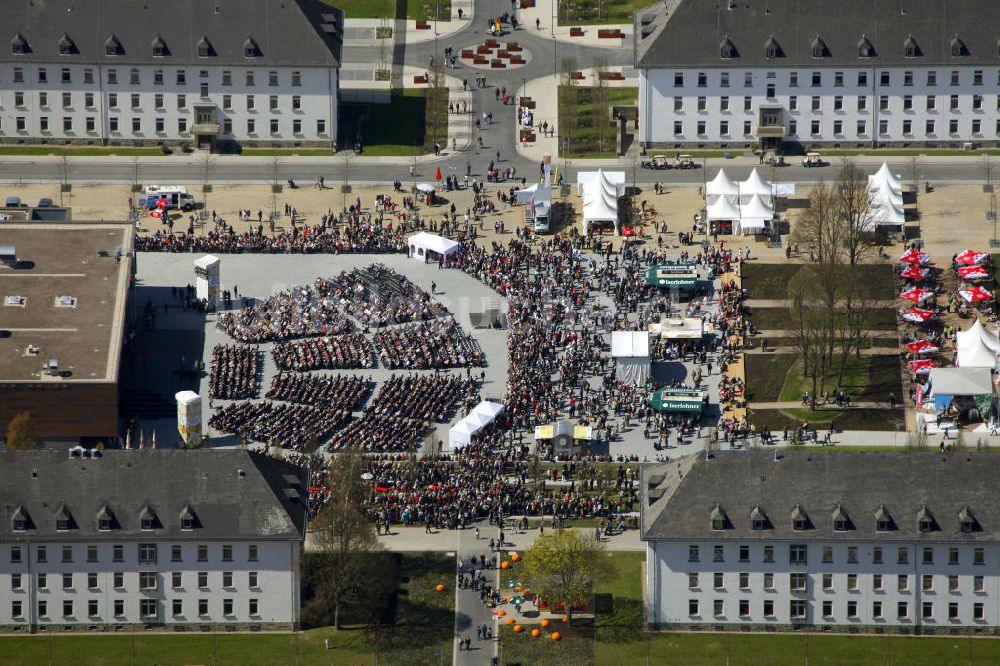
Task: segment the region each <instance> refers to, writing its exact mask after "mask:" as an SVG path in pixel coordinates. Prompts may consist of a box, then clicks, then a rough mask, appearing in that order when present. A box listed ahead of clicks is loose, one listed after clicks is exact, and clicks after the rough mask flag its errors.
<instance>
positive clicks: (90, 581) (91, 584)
mask: <svg viewBox="0 0 1000 666" xmlns="http://www.w3.org/2000/svg"><path fill="white" fill-rule="evenodd" d="M87 589H88V590H96V589H97V574H96V573H88V574H87Z"/></svg>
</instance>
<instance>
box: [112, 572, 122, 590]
mask: <svg viewBox="0 0 1000 666" xmlns="http://www.w3.org/2000/svg"><path fill="white" fill-rule="evenodd" d="M111 586H112V587H113V588H115V589H121V588H123V587H125V574H123V573H122V572H121V571H116V572H114V573H113V574H112V576H111Z"/></svg>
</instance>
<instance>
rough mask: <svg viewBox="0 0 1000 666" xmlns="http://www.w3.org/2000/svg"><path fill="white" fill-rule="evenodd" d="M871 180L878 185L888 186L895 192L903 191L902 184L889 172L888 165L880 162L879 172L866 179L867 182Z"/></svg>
mask: <svg viewBox="0 0 1000 666" xmlns="http://www.w3.org/2000/svg"><path fill="white" fill-rule="evenodd" d="M873 180H874V181H875V182H876V183H877V184H879V185H888V186H889V187H890V188H891V189H892V190H893V191H895V192H902V191H903V182H902V181H901V180H900V179H899V178H897V177H896V176H895V175H894V174H893V173H892V171H890V170H889V165H888V163H886V162H882V166H881V167H879V170H878V171H876V172H875V174H874V175H872V176H870V177H869V178H868V182H872V181H873Z"/></svg>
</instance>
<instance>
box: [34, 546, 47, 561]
mask: <svg viewBox="0 0 1000 666" xmlns="http://www.w3.org/2000/svg"><path fill="white" fill-rule="evenodd" d="M47 557H48V554H47V553H46V552H45V546H38V550H36V551H35V561H36V562H47V561H48V559H47Z"/></svg>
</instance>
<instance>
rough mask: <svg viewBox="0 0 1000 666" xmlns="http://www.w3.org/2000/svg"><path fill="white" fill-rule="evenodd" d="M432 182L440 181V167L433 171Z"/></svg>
mask: <svg viewBox="0 0 1000 666" xmlns="http://www.w3.org/2000/svg"><path fill="white" fill-rule="evenodd" d="M434 180H441V167H438V168H437V169H435V170H434Z"/></svg>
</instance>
